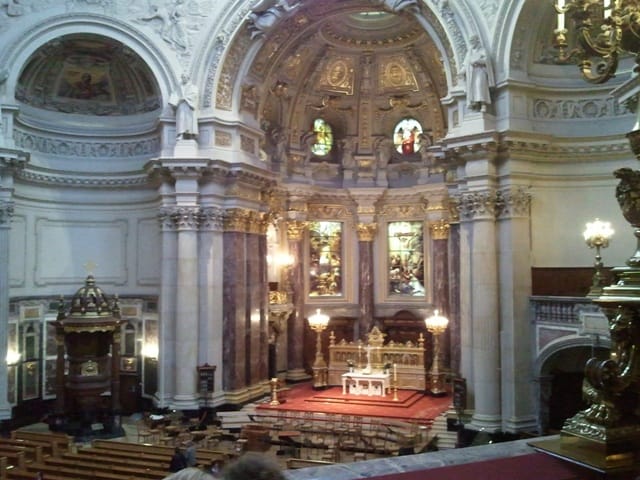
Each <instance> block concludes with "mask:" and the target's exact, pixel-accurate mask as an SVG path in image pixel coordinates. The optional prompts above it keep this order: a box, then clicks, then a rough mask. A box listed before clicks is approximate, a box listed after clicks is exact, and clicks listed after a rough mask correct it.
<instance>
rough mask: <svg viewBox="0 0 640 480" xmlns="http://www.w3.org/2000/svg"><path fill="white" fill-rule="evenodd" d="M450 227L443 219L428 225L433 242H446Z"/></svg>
mask: <svg viewBox="0 0 640 480" xmlns="http://www.w3.org/2000/svg"><path fill="white" fill-rule="evenodd" d="M450 229H451V226H450V225H449V223H448V222H447V221H446V220H445V219H442V218H441V219H440V220H438V221H437V222H432V223H430V224H429V232H431V238H433V239H434V240H447V239H448V238H449V230H450Z"/></svg>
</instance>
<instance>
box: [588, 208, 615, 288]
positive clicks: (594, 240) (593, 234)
mask: <svg viewBox="0 0 640 480" xmlns="http://www.w3.org/2000/svg"><path fill="white" fill-rule="evenodd" d="M613 233H614V232H613V229H612V228H611V224H610V223H609V222H602V221H600V220H598V219H597V218H596V219H595V220H594V221H593V222H589V223H587V227H586V229H585V231H584V232H583V233H582V235H583V236H584V241H585V242H586V243H587V246H588V247H589V248H595V249H596V263H595V264H594V267H595V272H594V274H593V282H592V284H591V288H590V289H589V293H588V294H587V297H592V298H593V297H599V296H600V295H601V294H602V288H603V287H604V277H603V275H602V267H603V266H604V265H603V263H602V257H601V256H600V249H601V248H607V247H608V246H609V241H610V240H611V237H612V236H613Z"/></svg>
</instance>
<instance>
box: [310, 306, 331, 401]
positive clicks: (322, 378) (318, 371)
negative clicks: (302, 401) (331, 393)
mask: <svg viewBox="0 0 640 480" xmlns="http://www.w3.org/2000/svg"><path fill="white" fill-rule="evenodd" d="M308 321H309V326H310V327H311V330H313V331H314V332H316V360H315V362H313V367H312V369H313V388H316V389H317V388H324V387H326V386H327V363H326V362H325V361H324V357H323V355H322V332H323V331H324V330H325V329H326V328H327V325H329V315H325V314H324V313H320V309H319V308H318V309H317V310H316V313H314V314H313V315H311V316H309V319H308Z"/></svg>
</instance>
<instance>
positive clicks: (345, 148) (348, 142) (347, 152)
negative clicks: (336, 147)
mask: <svg viewBox="0 0 640 480" xmlns="http://www.w3.org/2000/svg"><path fill="white" fill-rule="evenodd" d="M353 143H354V142H353V138H351V137H345V138H343V139H342V140H340V150H341V151H342V168H343V169H344V170H353V169H355V168H356V167H357V164H356V160H355V158H354V157H353V150H354V145H353Z"/></svg>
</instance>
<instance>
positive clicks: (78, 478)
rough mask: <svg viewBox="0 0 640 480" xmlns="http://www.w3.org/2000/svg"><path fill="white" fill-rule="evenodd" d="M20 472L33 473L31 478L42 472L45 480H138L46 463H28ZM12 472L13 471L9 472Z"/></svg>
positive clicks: (110, 473)
mask: <svg viewBox="0 0 640 480" xmlns="http://www.w3.org/2000/svg"><path fill="white" fill-rule="evenodd" d="M19 471H20V472H22V471H26V472H31V478H32V479H33V478H34V477H35V476H36V473H38V472H42V474H43V476H44V478H45V480H46V479H48V478H52V476H54V475H55V476H58V477H60V476H62V477H63V478H64V477H66V479H67V480H70V479H72V480H136V476H135V475H129V474H123V475H120V474H116V473H112V472H104V471H100V470H97V469H95V468H92V469H87V468H75V467H73V466H69V467H60V466H54V465H47V464H45V463H27V464H26V466H25V468H20V469H19ZM9 472H11V470H9Z"/></svg>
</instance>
